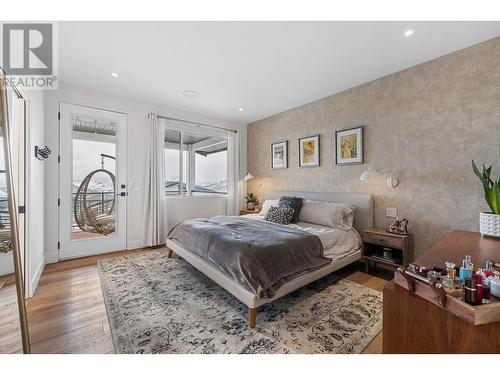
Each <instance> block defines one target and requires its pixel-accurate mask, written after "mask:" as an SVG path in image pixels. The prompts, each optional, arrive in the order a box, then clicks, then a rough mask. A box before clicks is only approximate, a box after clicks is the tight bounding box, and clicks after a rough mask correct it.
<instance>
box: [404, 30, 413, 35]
mask: <svg viewBox="0 0 500 375" xmlns="http://www.w3.org/2000/svg"><path fill="white" fill-rule="evenodd" d="M414 32H415V31H414V30H413V29H408V30H406V31H405V33H404V36H406V37H408V36H412V35H413V33H414Z"/></svg>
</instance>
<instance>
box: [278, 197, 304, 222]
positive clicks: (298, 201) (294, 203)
mask: <svg viewBox="0 0 500 375" xmlns="http://www.w3.org/2000/svg"><path fill="white" fill-rule="evenodd" d="M302 202H303V199H302V198H299V197H285V196H283V197H281V198H280V203H279V205H278V207H281V206H282V205H285V204H286V205H287V206H289V207H292V208H293V210H294V213H293V217H292V220H291V221H290V222H291V223H298V222H299V215H300V210H301V208H302Z"/></svg>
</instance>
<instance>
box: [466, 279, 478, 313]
mask: <svg viewBox="0 0 500 375" xmlns="http://www.w3.org/2000/svg"><path fill="white" fill-rule="evenodd" d="M464 301H465V302H466V303H468V304H469V305H473V306H474V305H476V280H474V279H473V278H472V277H469V278H467V279H465V285H464Z"/></svg>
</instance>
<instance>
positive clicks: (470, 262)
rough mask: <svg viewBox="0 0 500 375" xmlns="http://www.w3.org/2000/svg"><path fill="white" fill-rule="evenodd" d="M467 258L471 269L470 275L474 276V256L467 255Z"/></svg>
mask: <svg viewBox="0 0 500 375" xmlns="http://www.w3.org/2000/svg"><path fill="white" fill-rule="evenodd" d="M465 260H466V261H467V265H468V268H469V270H470V276H469V277H471V276H472V271H474V263H472V256H470V255H466V256H465Z"/></svg>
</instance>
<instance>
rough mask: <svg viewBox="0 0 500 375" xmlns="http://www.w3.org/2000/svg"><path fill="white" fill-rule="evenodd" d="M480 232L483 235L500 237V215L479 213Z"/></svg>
mask: <svg viewBox="0 0 500 375" xmlns="http://www.w3.org/2000/svg"><path fill="white" fill-rule="evenodd" d="M479 232H480V233H481V235H482V236H493V237H500V215H495V214H493V213H491V212H481V213H480V214H479Z"/></svg>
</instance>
